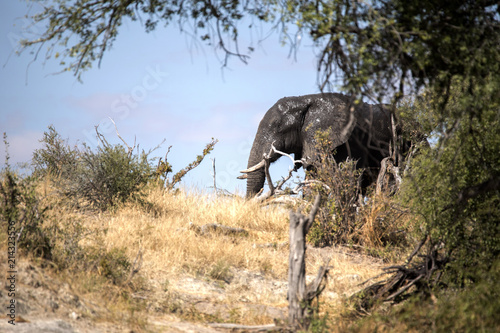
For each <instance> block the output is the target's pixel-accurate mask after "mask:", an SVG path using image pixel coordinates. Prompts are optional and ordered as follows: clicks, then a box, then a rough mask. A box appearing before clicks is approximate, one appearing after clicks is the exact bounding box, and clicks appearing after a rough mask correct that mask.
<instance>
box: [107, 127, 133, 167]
mask: <svg viewBox="0 0 500 333" xmlns="http://www.w3.org/2000/svg"><path fill="white" fill-rule="evenodd" d="M108 118H109V120H111V122H112V123H113V125H115V130H116V135H117V136H118V138H119V139H120V140H122V142H123V143H124V144H125V146H127V149H128V157H129V158H130V156H132V153H133V152H134V149H135V139H134V146H133V147H130V146H129V145H128V144H127V142H126V141H125V140H124V139H123V138H122V136H121V135H120V133H118V127H116V124H115V121H114V120H113V119H112V118H111V117H108Z"/></svg>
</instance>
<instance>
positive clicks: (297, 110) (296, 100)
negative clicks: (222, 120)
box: [242, 93, 392, 197]
mask: <svg viewBox="0 0 500 333" xmlns="http://www.w3.org/2000/svg"><path fill="white" fill-rule="evenodd" d="M390 128H391V127H390V117H389V113H388V112H386V111H385V110H384V109H383V108H382V107H380V106H372V105H368V104H364V103H362V104H361V105H358V106H356V107H354V103H353V100H352V99H351V98H350V97H348V96H344V95H341V94H333V93H329V94H315V95H305V96H298V97H285V98H282V99H280V100H279V101H278V102H277V103H276V104H274V105H273V106H272V107H271V108H270V109H269V110H268V111H267V113H266V114H265V115H264V118H263V119H262V120H261V122H260V124H259V128H258V130H257V134H256V135H255V140H254V142H253V146H252V149H251V151H250V156H249V158H248V165H247V169H246V170H244V171H242V172H244V173H246V174H247V176H246V178H247V197H252V196H254V195H256V194H257V193H258V192H259V191H260V190H261V189H262V188H263V186H264V180H265V169H264V160H263V156H264V154H268V153H269V152H270V150H271V146H272V145H274V147H275V148H276V149H277V150H279V151H282V152H285V153H287V154H291V153H293V154H294V155H295V159H296V160H300V159H302V160H303V161H304V165H303V166H307V165H308V164H309V163H308V162H310V161H312V160H313V159H314V158H315V157H316V155H317V152H316V151H315V146H316V145H315V135H316V133H317V131H318V130H321V131H325V130H330V135H331V137H330V139H331V142H332V151H333V150H334V149H335V148H338V149H337V150H338V153H337V155H336V159H339V160H341V159H345V158H346V157H347V156H351V157H352V158H355V159H363V160H364V161H362V163H361V164H365V165H366V166H371V165H375V166H376V164H377V163H376V161H377V160H378V163H380V160H381V158H380V156H382V155H385V156H386V155H388V147H389V144H388V143H389V141H390V139H391V137H392V136H391V130H390ZM353 134H355V136H356V137H353ZM382 143H384V144H382ZM386 151H387V152H386ZM366 153H374V154H375V155H376V156H375V157H374V158H373V160H374V161H371V159H370V158H369V157H368V156H365V155H366ZM344 155H345V156H344ZM385 156H384V157H385ZM279 157H280V155H278V154H276V153H272V154H271V156H270V161H271V162H274V161H275V160H277V159H278V158H279Z"/></svg>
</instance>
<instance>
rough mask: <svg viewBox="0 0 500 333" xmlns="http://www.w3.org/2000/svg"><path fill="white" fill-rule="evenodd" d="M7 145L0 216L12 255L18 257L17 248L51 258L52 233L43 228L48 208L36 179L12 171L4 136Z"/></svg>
mask: <svg viewBox="0 0 500 333" xmlns="http://www.w3.org/2000/svg"><path fill="white" fill-rule="evenodd" d="M4 144H5V146H6V161H5V168H4V169H3V170H2V172H1V174H0V200H1V201H0V217H1V226H2V229H3V230H8V247H9V253H12V254H15V249H18V250H19V251H21V252H24V253H25V254H31V255H34V256H35V257H41V258H44V259H51V258H52V254H53V253H52V252H53V242H52V240H51V237H50V234H49V230H47V229H45V228H44V227H43V222H44V220H45V218H46V216H45V212H46V210H47V207H46V206H44V205H42V203H41V200H40V198H39V197H38V195H37V193H36V191H35V183H34V181H33V178H31V177H26V178H24V179H22V178H19V177H18V176H17V175H16V174H15V173H14V172H13V171H12V170H11V168H10V165H9V162H8V161H9V154H8V142H7V136H6V134H5V133H4ZM13 247H14V248H13ZM11 250H14V251H11Z"/></svg>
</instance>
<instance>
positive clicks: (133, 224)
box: [93, 189, 288, 279]
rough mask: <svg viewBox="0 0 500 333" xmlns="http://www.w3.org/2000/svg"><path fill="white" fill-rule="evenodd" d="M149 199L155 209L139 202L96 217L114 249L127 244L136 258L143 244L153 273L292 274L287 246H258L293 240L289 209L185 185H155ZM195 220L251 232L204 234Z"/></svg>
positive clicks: (145, 266) (155, 275)
mask: <svg viewBox="0 0 500 333" xmlns="http://www.w3.org/2000/svg"><path fill="white" fill-rule="evenodd" d="M147 201H149V202H150V203H152V208H151V209H150V212H149V213H148V212H145V211H144V210H142V209H140V207H138V206H137V205H126V206H123V207H121V208H120V209H119V210H117V211H116V212H114V213H112V214H109V215H105V216H102V217H100V218H99V219H96V220H94V223H93V227H95V228H104V229H106V230H107V231H106V233H105V236H104V239H103V240H104V245H105V246H106V247H107V248H108V249H111V248H114V247H119V248H125V249H126V252H127V254H128V255H129V256H130V258H134V256H135V255H136V254H137V252H138V251H139V249H141V251H142V253H143V270H144V271H146V272H148V273H147V274H148V276H150V277H151V278H153V279H155V278H160V277H161V276H164V275H165V274H166V273H168V274H169V275H172V274H173V275H176V274H180V273H189V274H194V275H200V274H201V275H207V274H208V273H209V272H210V271H212V270H213V269H214V266H230V267H234V268H237V269H246V270H251V271H263V272H265V273H268V274H270V275H272V276H274V277H279V278H284V277H285V276H286V272H287V261H288V256H287V252H286V250H285V249H273V250H271V251H270V250H269V248H262V247H259V246H258V245H260V244H269V243H283V242H286V241H287V238H288V221H287V214H286V212H285V211H284V210H283V209H281V208H277V207H268V208H264V209H263V208H261V207H259V206H258V205H257V204H254V203H251V202H245V201H244V200H243V199H240V198H215V197H212V196H210V195H207V194H203V193H188V192H187V191H182V190H181V191H178V192H177V193H176V194H172V193H169V192H164V191H161V190H157V189H153V190H150V191H149V193H148V195H147ZM190 223H192V224H193V225H195V226H203V225H205V224H209V223H218V224H222V225H225V226H228V227H237V228H244V229H245V230H247V231H248V235H247V236H244V235H236V236H225V235H222V234H220V233H217V232H214V233H213V234H208V235H199V234H197V233H196V232H195V231H194V230H192V229H191V228H189V225H190Z"/></svg>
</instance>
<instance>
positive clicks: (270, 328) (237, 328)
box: [208, 323, 282, 332]
mask: <svg viewBox="0 0 500 333" xmlns="http://www.w3.org/2000/svg"><path fill="white" fill-rule="evenodd" d="M208 326H210V327H213V328H222V329H227V330H231V332H277V331H280V332H282V331H281V330H280V329H279V328H278V327H276V325H275V324H269V325H256V326H249V325H239V324H219V323H216V324H208Z"/></svg>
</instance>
